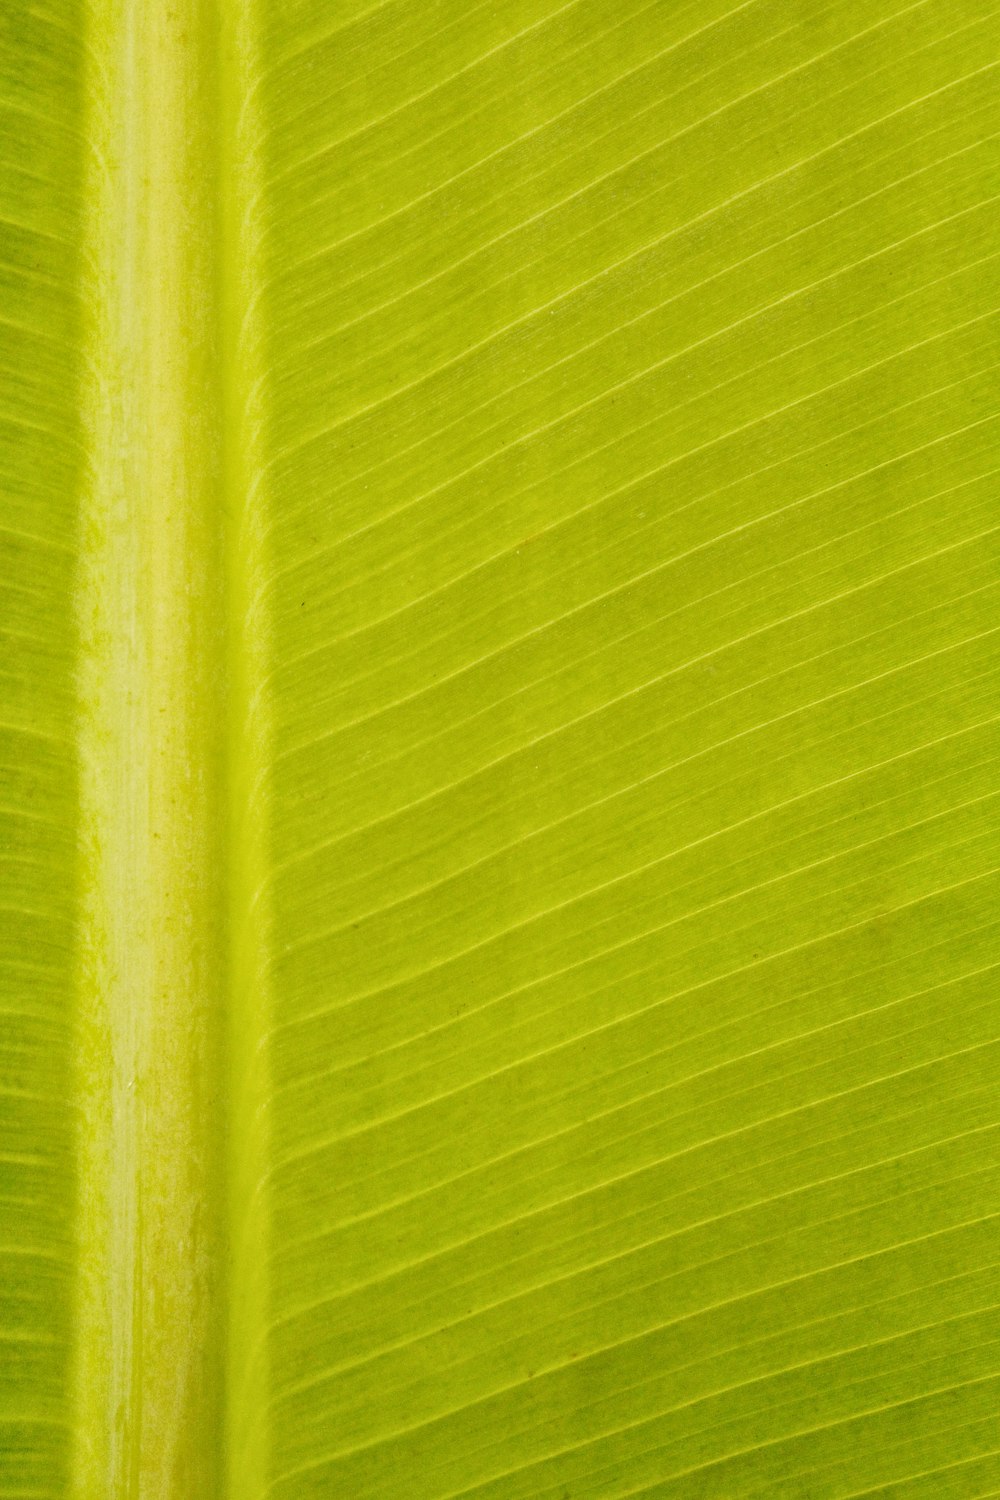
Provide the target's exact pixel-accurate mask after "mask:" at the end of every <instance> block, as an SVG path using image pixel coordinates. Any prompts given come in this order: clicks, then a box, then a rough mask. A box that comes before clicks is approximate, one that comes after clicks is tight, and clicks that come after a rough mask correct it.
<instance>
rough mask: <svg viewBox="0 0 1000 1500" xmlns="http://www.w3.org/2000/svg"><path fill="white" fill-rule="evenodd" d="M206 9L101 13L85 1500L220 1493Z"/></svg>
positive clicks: (220, 1166)
mask: <svg viewBox="0 0 1000 1500" xmlns="http://www.w3.org/2000/svg"><path fill="white" fill-rule="evenodd" d="M214 19H215V18H214V13H213V7H212V4H211V0H95V3H94V5H93V7H92V16H91V25H90V36H89V38H88V45H89V59H90V60H89V63H88V68H89V88H88V96H87V111H88V115H87V137H88V143H89V144H90V145H91V146H92V148H93V157H92V162H91V166H90V171H89V181H88V191H87V196H86V203H87V212H88V219H87V224H86V251H87V267H88V270H87V284H86V286H85V287H84V289H83V306H84V314H85V317H86V319H87V324H86V339H87V353H88V365H89V370H90V374H89V376H88V383H87V388H86V391H85V393H84V416H85V439H86V444H87V451H88V454H89V456H90V459H91V464H92V467H91V470H90V473H89V476H88V480H87V487H86V493H85V495H84V497H83V528H84V530H83V562H82V568H81V574H80V578H79V584H78V597H79V602H80V626H81V638H82V640H81V653H82V655H81V683H80V704H81V710H80V765H81V797H82V817H83V845H84V853H83V885H84V916H83V934H82V948H81V970H80V985H79V1006H80V1018H81V1029H80V1042H79V1056H80V1090H81V1117H82V1127H81V1152H80V1157H81V1159H80V1166H79V1172H80V1181H81V1201H80V1214H79V1244H80V1298H79V1305H78V1316H77V1326H76V1339H77V1352H78V1358H77V1372H76V1434H77V1446H76V1453H75V1459H74V1468H73V1475H74V1485H75V1493H76V1496H77V1500H126V1497H127V1500H139V1497H142V1500H167V1497H170V1500H173V1497H181V1496H185V1497H191V1500H201V1497H205V1500H211V1497H214V1496H216V1495H218V1494H220V1493H221V1472H220V1471H221V1464H222V1444H221V1441H220V1434H221V1431H222V1407H223V1398H222V1384H223V1381H222V1373H223V1372H222V1365H223V1359H224V1341H225V1318H224V1307H225V1295H224V1293H225V1287H224V1267H225V1237H226V1236H225V1223H226V1198H225V1182H224V1159H223V1148H222V1140H223V1130H222V1123H223V1121H222V1116H223V1110H224V1108H225V1099H224V1097H223V1096H224V1093H225V1091H224V1089H223V1088H222V1087H221V1084H222V1080H223V1078H224V1076H225V1073H224V1057H223V1053H224V1046H225V1014H226V1004H225V998H226V972H225V970H226V962H225V949H226V942H225V900H226V894H225V860H224V857H223V856H224V853H225V848H224V846H225V823H226V789H225V762H226V686H225V682H226V648H225V640H224V637H225V631H224V625H225V592H226V586H225V585H226V573H225V565H224V559H223V534H222V521H223V505H222V497H221V493H220V473H221V470H220V453H221V446H220V425H221V416H222V403H221V400H220V383H219V378H218V360H219V347H218V342H219V331H220V316H219V308H218V280H219V270H220V268H219V264H218V253H219V252H218V244H217V241H218V233H217V223H218V215H217V203H216V188H217V169H218V163H217V141H216V139H215V129H216V124H215V121H216V109H215V103H216V97H215V96H216V84H217V80H216V77H215V70H216V53H215V46H214V41H215V38H214V34H213V33H214Z"/></svg>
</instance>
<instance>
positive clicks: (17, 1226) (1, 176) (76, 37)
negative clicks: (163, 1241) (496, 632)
mask: <svg viewBox="0 0 1000 1500" xmlns="http://www.w3.org/2000/svg"><path fill="white" fill-rule="evenodd" d="M82 35H83V8H82V5H81V4H79V3H78V0H46V3H43V4H40V5H26V4H18V5H10V6H5V7H3V10H2V12H0V1495H2V1496H10V1497H13V1496H19V1497H20V1496H27V1495H29V1494H30V1495H32V1496H39V1497H41V1496H48V1495H61V1494H63V1493H65V1491H66V1489H67V1486H68V1482H69V1475H68V1465H69V1451H70V1440H69V1439H70V1425H71V1419H70V1412H69V1402H70V1395H69V1379H70V1375H69V1370H70V1356H71V1327H72V1315H71V1297H72V1283H73V1262H74V1248H73V1242H74V1233H73V1228H74V1219H75V1213H74V1205H75V1199H76V1182H75V1175H74V1167H73V1154H74V1153H73V1127H74V1120H73V1088H72V1054H73V1031H74V1003H73V994H74V966H75V957H74V947H75V926H76V923H75V904H76V898H75V890H76V828H77V818H76V809H77V789H76V771H75V754H74V718H75V715H74V677H75V655H76V647H75V632H74V624H73V619H74V611H73V582H74V566H75V550H76V539H77V496H78V493H79V484H78V476H79V472H80V461H81V455H80V440H79V431H78V411H79V401H78V395H77V392H78V383H79V378H80V369H81V354H80V337H79V321H78V308H77V291H76V289H77V286H78V282H79V275H78V273H79V256H80V233H79V223H80V215H79V185H80V176H81V141H80V115H81V88H80V81H81V72H82V63H83V48H82Z"/></svg>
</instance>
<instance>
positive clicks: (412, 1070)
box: [245, 0, 1000, 1500]
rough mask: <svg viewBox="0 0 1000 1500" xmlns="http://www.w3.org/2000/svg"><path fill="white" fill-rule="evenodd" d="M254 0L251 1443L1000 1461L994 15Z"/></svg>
mask: <svg viewBox="0 0 1000 1500" xmlns="http://www.w3.org/2000/svg"><path fill="white" fill-rule="evenodd" d="M252 13H253V16H254V18H255V25H256V33H257V49H256V53H255V56H254V62H253V67H252V70H251V72H252V76H251V77H250V79H249V81H248V87H247V95H246V100H245V109H246V113H247V115H248V117H252V118H253V120H255V121H256V123H257V126H258V127H259V132H260V140H259V156H258V158H257V159H256V169H255V170H256V185H255V192H254V200H253V202H252V204H251V205H250V209H249V223H250V224H251V226H252V237H253V253H254V256H255V257H256V264H257V265H258V279H257V284H256V287H255V293H254V297H253V318H254V326H255V327H256V328H257V329H258V331H259V337H260V341H261V342H260V346H259V350H258V353H259V358H258V360H257V363H256V365H255V366H254V371H253V372H252V374H251V382H252V384H251V389H250V392H249V395H248V401H249V402H250V405H251V407H252V410H253V412H254V414H255V416H254V422H255V424H256V425H255V428H254V430H255V432H256V434H257V437H256V449H255V455H256V457H255V464H254V471H253V473H252V475H251V477H250V483H249V494H248V502H247V503H248V507H249V513H250V515H251V516H252V518H253V526H254V527H255V528H256V530H257V532H258V533H259V536H260V557H262V558H266V562H265V563H263V564H262V565H261V570H260V576H259V578H258V581H257V585H256V593H255V597H254V599H253V603H252V608H253V611H254V618H255V619H260V620H266V621H267V631H268V637H267V638H268V642H269V645H268V649H267V657H266V661H265V663H264V666H263V668H262V680H261V681H260V682H259V684H258V697H259V699H260V701H261V702H266V703H267V705H268V707H267V713H268V718H269V722H270V724H271V727H272V735H273V747H272V752H271V757H272V758H271V763H270V767H269V771H268V775H267V778H266V795H267V799H268V807H269V810H270V811H269V817H270V845H269V852H268V859H269V863H270V875H269V878H268V879H267V880H266V881H265V882H264V885H263V887H262V889H261V893H260V899H261V902H262V908H261V909H262V910H263V909H264V905H266V909H267V911H268V913H269V918H268V921H269V925H268V927H267V934H268V937H267V941H268V945H269V946H268V958H267V979H266V983H267V993H268V996H269V1000H268V1016H269V1019H268V1021H267V1036H266V1039H265V1041H266V1051H267V1056H268V1059H269V1063H268V1066H269V1077H270V1084H269V1095H268V1098H267V1110H266V1114H267V1121H268V1139H269V1146H268V1156H267V1160H266V1163H264V1162H262V1164H261V1172H260V1181H259V1190H260V1193H261V1194H262V1195H263V1196H264V1198H265V1199H266V1201H267V1203H268V1205H269V1209H268V1212H269V1216H270V1223H271V1232H270V1245H269V1253H268V1257H267V1278H268V1287H269V1291H268V1303H267V1319H268V1327H267V1330H266V1332H267V1342H266V1349H267V1362H268V1369H269V1372H270V1397H269V1412H268V1424H269V1426H268V1431H269V1446H270V1464H269V1470H268V1484H267V1489H268V1492H269V1493H270V1494H272V1495H273V1496H274V1497H276V1500H307V1497H319V1496H332V1495H341V1496H351V1497H352V1500H353V1497H357V1500H365V1497H372V1500H375V1497H385V1496H389V1495H391V1496H394V1497H400V1500H402V1497H407V1500H418V1497H419V1500H457V1497H459V1496H462V1497H466V1496H469V1497H471V1496H475V1497H476V1500H521V1497H523V1500H543V1497H544V1500H563V1497H568V1496H572V1497H574V1500H577V1497H598V1496H601V1497H603V1496H622V1497H624V1496H630V1497H631V1496H643V1497H650V1500H651V1497H654V1496H656V1497H660V1496H663V1497H666V1496H677V1497H684V1500H687V1497H692V1500H693V1497H695V1496H697V1497H699V1500H701V1497H719V1500H731V1497H736V1496H740V1497H743V1496H752V1495H760V1496H773V1495H783V1496H806V1495H808V1496H810V1497H827V1496H830V1497H832V1496H838V1497H848V1496H852V1497H860V1496H866V1497H871V1496H875V1495H878V1496H882V1497H886V1500H888V1497H889V1496H898V1497H904V1496H905V1497H907V1500H919V1497H923V1496H934V1497H939V1496H962V1497H969V1500H971V1497H974V1496H978V1497H985V1496H988V1495H994V1494H998V1493H1000V1441H998V1438H997V1430H996V1424H995V1413H996V1408H997V1400H998V1396H1000V1310H998V1297H997V1290H998V1276H1000V1250H998V1245H1000V1239H998V1222H997V1214H998V1212H1000V1154H998V1153H1000V1135H998V1129H997V1127H998V1123H1000V1119H998V1096H997V1090H996V1076H997V1065H998V1062H1000V1009H998V1004H997V998H996V997H997V980H998V964H1000V949H998V947H997V934H996V921H997V918H996V911H997V897H998V893H1000V888H998V880H997V872H998V867H1000V840H998V832H997V830H998V827H1000V824H998V820H997V810H998V809H997V797H998V793H1000V777H998V760H997V753H998V722H997V712H996V691H995V684H996V669H997V661H998V656H997V649H998V630H1000V616H998V612H997V611H998V602H1000V567H998V564H1000V511H998V506H997V499H996V496H997V479H998V472H1000V458H998V453H1000V449H998V443H997V439H998V428H997V422H998V417H1000V394H998V392H1000V386H998V365H1000V294H998V290H997V288H998V286H1000V280H998V269H1000V266H998V260H997V256H998V245H997V236H996V223H997V210H998V198H1000V154H998V139H1000V111H998V106H997V97H998V95H997V86H998V72H997V64H998V62H1000V17H998V14H997V13H996V11H995V10H994V9H993V7H992V6H991V5H990V4H989V3H986V0H959V3H957V4H956V3H955V0H948V3H945V0H916V3H903V0H864V3H861V0H834V3H829V4H826V3H823V4H816V5H799V4H794V3H790V0H744V3H742V4H740V5H737V6H733V5H732V4H731V0H707V3H706V0H699V3H697V4H694V3H691V4H678V5H670V6H667V5H662V4H651V3H649V0H620V3H617V4H615V5H613V6H612V5H610V4H608V0H568V3H563V4H553V3H552V0H513V3H510V4H505V5H502V6H492V5H476V4H472V5H468V4H458V3H457V0H436V3H434V4H433V5H429V6H428V5H419V6H414V5H411V4H407V3H405V0H382V3H380V4H376V5H371V4H364V3H361V0H357V3H352V0H347V3H344V4H342V5H340V6H338V7H336V8H335V10H334V11H331V10H330V9H329V8H328V7H327V8H323V7H317V6H315V5H314V4H312V3H310V0H281V3H280V4H278V3H272V0H260V3H259V4H258V5H257V7H256V8H255V9H254V10H253V12H252ZM258 372H259V373H258Z"/></svg>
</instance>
